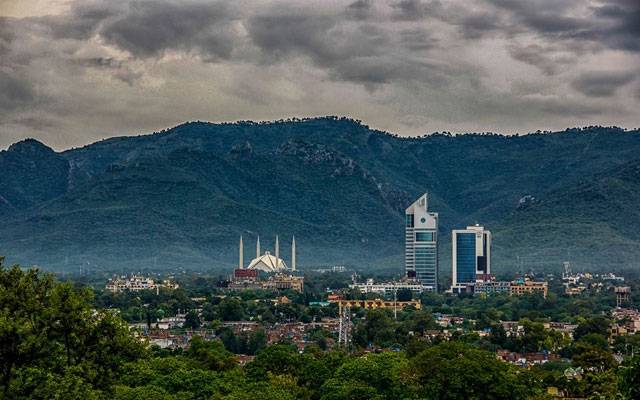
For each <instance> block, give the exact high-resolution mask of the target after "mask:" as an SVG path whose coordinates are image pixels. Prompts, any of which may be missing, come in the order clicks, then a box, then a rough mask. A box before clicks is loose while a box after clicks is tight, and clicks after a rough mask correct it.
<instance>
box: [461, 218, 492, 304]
mask: <svg viewBox="0 0 640 400" xmlns="http://www.w3.org/2000/svg"><path fill="white" fill-rule="evenodd" d="M451 249H452V254H451V268H452V271H451V272H452V274H451V276H452V284H451V290H452V291H453V292H457V291H459V290H460V289H461V288H463V287H466V286H467V285H468V284H472V283H475V282H476V280H478V277H479V276H486V275H490V274H491V232H490V231H488V230H485V229H484V227H482V226H479V225H474V226H468V227H467V229H455V230H453V231H452V232H451Z"/></svg>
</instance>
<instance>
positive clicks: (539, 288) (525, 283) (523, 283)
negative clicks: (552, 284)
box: [509, 279, 549, 299]
mask: <svg viewBox="0 0 640 400" xmlns="http://www.w3.org/2000/svg"><path fill="white" fill-rule="evenodd" d="M548 291H549V284H548V283H547V282H536V281H532V280H529V279H518V280H515V281H513V282H511V283H510V284H509V294H510V295H511V296H521V295H523V294H532V293H542V296H543V297H544V298H545V299H546V298H547V294H548Z"/></svg>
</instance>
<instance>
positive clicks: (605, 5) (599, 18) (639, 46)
mask: <svg viewBox="0 0 640 400" xmlns="http://www.w3.org/2000/svg"><path fill="white" fill-rule="evenodd" d="M487 1H489V2H490V3H492V4H493V5H495V6H497V7H498V8H501V9H503V10H507V11H509V12H510V13H511V20H512V22H511V26H512V27H517V26H518V24H522V25H524V26H526V27H527V28H530V29H531V30H533V32H535V33H537V34H540V35H542V36H545V37H548V38H553V39H556V40H565V41H566V45H567V46H569V47H570V46H571V45H572V42H573V43H576V42H580V41H588V42H592V43H594V44H599V45H602V46H605V47H609V48H613V49H624V50H629V51H640V2H638V1H636V0H605V1H603V2H600V3H599V5H598V6H594V7H591V14H589V15H585V16H581V17H576V16H573V15H572V10H573V9H574V8H575V7H576V6H580V5H584V4H585V3H583V2H581V1H576V0H570V1H555V0H531V1H519V0H487Z"/></svg>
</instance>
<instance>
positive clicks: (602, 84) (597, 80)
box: [572, 71, 638, 97]
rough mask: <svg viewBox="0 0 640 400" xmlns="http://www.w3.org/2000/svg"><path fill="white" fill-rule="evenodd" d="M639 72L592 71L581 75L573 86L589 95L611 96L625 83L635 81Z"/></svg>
mask: <svg viewBox="0 0 640 400" xmlns="http://www.w3.org/2000/svg"><path fill="white" fill-rule="evenodd" d="M636 76H638V74H637V72H634V71H629V72H590V73H586V74H583V75H581V76H579V77H578V78H577V79H575V80H574V81H573V82H572V86H573V87H574V88H575V89H576V90H578V91H579V92H581V93H584V94H585V95H587V96H594V97H609V96H612V95H613V94H614V93H615V92H616V90H618V89H619V88H620V87H622V86H623V85H626V84H628V83H630V82H631V81H633V80H634V79H635V78H636Z"/></svg>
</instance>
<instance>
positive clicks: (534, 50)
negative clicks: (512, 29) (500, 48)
mask: <svg viewBox="0 0 640 400" xmlns="http://www.w3.org/2000/svg"><path fill="white" fill-rule="evenodd" d="M507 49H508V51H509V54H510V55H511V57H513V58H514V59H515V60H518V61H522V62H524V63H526V64H530V65H533V66H535V67H538V68H539V69H540V70H541V71H542V72H544V73H545V74H546V75H554V74H556V73H558V72H559V71H560V70H561V68H562V67H564V66H566V65H569V64H572V63H573V62H574V57H571V56H567V55H563V54H562V53H559V52H558V50H557V49H554V48H551V47H549V46H543V45H540V44H530V45H525V46H519V45H515V44H514V45H510V46H508V48H507Z"/></svg>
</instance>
